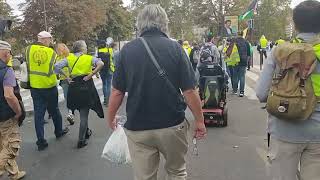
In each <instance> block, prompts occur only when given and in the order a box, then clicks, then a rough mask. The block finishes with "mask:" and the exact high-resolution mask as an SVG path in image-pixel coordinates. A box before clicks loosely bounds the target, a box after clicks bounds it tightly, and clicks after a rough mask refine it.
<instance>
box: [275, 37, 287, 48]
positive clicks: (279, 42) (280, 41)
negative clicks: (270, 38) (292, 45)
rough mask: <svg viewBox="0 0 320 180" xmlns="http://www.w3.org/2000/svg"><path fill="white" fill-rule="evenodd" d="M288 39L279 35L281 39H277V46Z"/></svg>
mask: <svg viewBox="0 0 320 180" xmlns="http://www.w3.org/2000/svg"><path fill="white" fill-rule="evenodd" d="M285 42H286V41H285V40H283V39H282V37H279V39H278V40H277V41H276V46H279V45H281V44H283V43H285Z"/></svg>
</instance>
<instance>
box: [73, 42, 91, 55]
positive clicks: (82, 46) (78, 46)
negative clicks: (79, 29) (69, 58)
mask: <svg viewBox="0 0 320 180" xmlns="http://www.w3.org/2000/svg"><path fill="white" fill-rule="evenodd" d="M87 50H88V49H87V44H86V42H85V41H84V40H79V41H76V42H74V43H73V46H72V51H73V53H79V52H82V53H87Z"/></svg>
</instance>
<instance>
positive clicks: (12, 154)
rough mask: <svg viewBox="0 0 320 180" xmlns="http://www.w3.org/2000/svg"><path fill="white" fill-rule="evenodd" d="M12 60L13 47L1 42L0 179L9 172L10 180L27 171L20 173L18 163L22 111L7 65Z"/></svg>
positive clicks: (19, 177) (12, 72)
mask: <svg viewBox="0 0 320 180" xmlns="http://www.w3.org/2000/svg"><path fill="white" fill-rule="evenodd" d="M10 59H11V45H10V44H9V43H7V42H5V41H0V84H1V86H0V143H1V146H0V177H1V176H3V175H4V173H5V172H8V174H9V177H10V179H13V180H18V179H22V178H23V177H24V176H25V175H26V172H25V171H20V170H19V168H18V165H17V162H16V158H17V156H18V152H19V149H20V143H21V136H20V132H19V118H20V116H21V115H22V110H21V107H20V104H19V101H18V99H17V97H16V95H15V94H14V89H19V86H18V85H17V83H16V77H15V74H14V71H13V69H12V68H11V67H9V66H7V63H8V62H9V60H10Z"/></svg>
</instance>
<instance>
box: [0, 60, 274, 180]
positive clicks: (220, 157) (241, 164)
mask: <svg viewBox="0 0 320 180" xmlns="http://www.w3.org/2000/svg"><path fill="white" fill-rule="evenodd" d="M255 59H256V58H255ZM254 64H257V62H255V63H254ZM258 75H259V73H258V71H251V72H250V73H247V87H246V97H244V98H239V97H237V96H234V95H228V106H229V123H228V124H229V126H228V127H226V128H208V136H207V138H206V139H205V140H203V141H201V142H199V145H198V148H199V156H194V155H192V149H193V145H192V144H190V148H189V149H190V151H189V154H188V180H268V179H270V178H267V168H266V149H267V148H266V133H265V131H266V124H267V122H266V117H267V114H266V113H265V111H264V110H262V109H261V107H262V106H263V105H262V104H260V103H258V102H257V100H256V99H255V98H252V97H254V91H253V89H254V86H255V83H256V80H257V77H258ZM100 91H101V90H100ZM100 94H101V92H100ZM60 110H61V112H62V114H66V111H67V110H66V108H65V104H64V103H61V104H60ZM121 113H124V107H122V109H121ZM187 118H188V119H189V120H190V121H191V123H192V120H193V118H192V116H191V113H190V112H189V111H188V112H187ZM76 119H77V120H76V124H75V125H74V126H71V127H69V128H70V130H71V131H70V134H69V135H67V136H66V137H64V138H63V139H61V140H58V141H57V140H56V139H55V136H54V133H53V123H52V122H51V121H49V124H47V125H46V130H45V134H46V138H47V140H48V142H49V148H48V149H47V150H45V151H43V152H38V151H37V147H36V145H35V141H36V138H35V132H34V125H33V118H32V117H28V118H27V119H26V120H25V123H24V126H23V127H22V128H21V133H22V137H23V143H22V149H21V151H20V156H19V157H18V164H19V165H20V168H21V169H22V170H25V171H27V173H28V174H27V176H26V178H25V179H26V180H57V179H59V180H133V179H134V178H133V174H132V169H131V167H129V166H125V167H119V166H114V165H111V164H109V163H108V162H107V161H106V160H104V159H102V158H101V153H102V150H103V147H104V145H105V143H106V141H107V139H108V137H109V136H110V134H111V130H109V129H108V128H107V124H106V122H105V120H104V119H99V118H97V116H96V114H95V113H94V112H91V113H90V118H89V126H90V128H91V129H93V136H92V137H91V139H90V141H89V145H88V146H87V147H85V148H83V149H80V150H79V149H77V148H76V145H77V139H78V128H79V116H78V114H76ZM65 124H67V122H65ZM191 135H192V134H191V133H190V141H191ZM164 177H165V171H164V170H163V168H161V169H160V172H159V179H160V180H163V179H164ZM6 179H7V177H6V176H3V177H0V180H6Z"/></svg>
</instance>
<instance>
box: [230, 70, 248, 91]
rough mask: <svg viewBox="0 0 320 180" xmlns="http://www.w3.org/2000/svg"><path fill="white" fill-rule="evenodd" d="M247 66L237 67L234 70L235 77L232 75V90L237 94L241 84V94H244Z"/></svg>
mask: <svg viewBox="0 0 320 180" xmlns="http://www.w3.org/2000/svg"><path fill="white" fill-rule="evenodd" d="M246 68H247V67H246V66H235V67H234V68H233V75H232V77H233V78H232V81H233V82H232V89H233V92H237V91H238V88H239V82H240V93H244V87H245V84H246V71H247V69H246Z"/></svg>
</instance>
